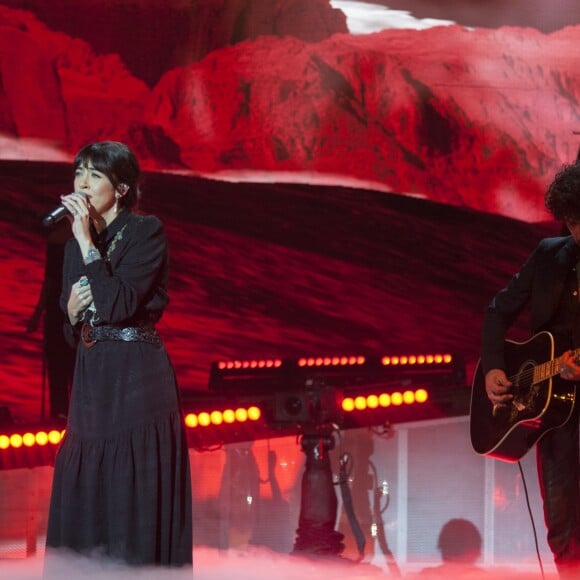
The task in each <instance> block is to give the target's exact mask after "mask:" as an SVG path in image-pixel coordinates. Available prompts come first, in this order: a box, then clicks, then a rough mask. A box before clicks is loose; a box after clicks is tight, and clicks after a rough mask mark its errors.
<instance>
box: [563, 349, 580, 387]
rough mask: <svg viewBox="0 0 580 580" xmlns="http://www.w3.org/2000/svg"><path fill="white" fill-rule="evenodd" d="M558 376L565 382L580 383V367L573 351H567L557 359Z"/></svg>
mask: <svg viewBox="0 0 580 580" xmlns="http://www.w3.org/2000/svg"><path fill="white" fill-rule="evenodd" d="M559 361H560V376H561V377H562V378H563V379H565V380H567V381H580V365H578V361H577V360H576V357H575V356H574V353H573V351H571V350H567V351H566V352H565V353H564V354H563V355H562V356H561V357H560V359H559Z"/></svg>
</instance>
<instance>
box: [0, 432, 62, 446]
mask: <svg viewBox="0 0 580 580" xmlns="http://www.w3.org/2000/svg"><path fill="white" fill-rule="evenodd" d="M63 436H64V431H57V430H56V429H53V430H51V431H48V432H47V431H37V432H36V433H32V432H31V431H27V432H26V433H12V434H11V435H6V434H3V435H0V451H4V450H7V449H20V448H21V447H34V446H35V445H38V446H40V447H44V446H45V445H48V444H51V445H58V444H59V443H60V442H61V440H62V438H63Z"/></svg>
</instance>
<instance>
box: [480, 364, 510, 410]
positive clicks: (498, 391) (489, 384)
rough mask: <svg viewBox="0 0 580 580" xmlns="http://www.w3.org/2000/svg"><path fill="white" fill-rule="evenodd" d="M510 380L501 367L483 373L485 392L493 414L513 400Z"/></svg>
mask: <svg viewBox="0 0 580 580" xmlns="http://www.w3.org/2000/svg"><path fill="white" fill-rule="evenodd" d="M511 387H512V382H511V381H510V380H509V379H508V378H507V376H506V374H505V371H503V370H502V369H491V370H490V371H487V373H486V375H485V392H486V393H487V398H488V399H489V400H490V401H491V403H492V405H493V414H494V415H495V414H496V412H497V411H498V410H500V409H502V408H505V407H507V406H509V405H510V404H511V402H512V400H513V398H514V397H513V395H512V394H511V392H510V391H511Z"/></svg>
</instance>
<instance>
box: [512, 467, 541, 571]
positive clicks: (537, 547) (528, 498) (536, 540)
mask: <svg viewBox="0 0 580 580" xmlns="http://www.w3.org/2000/svg"><path fill="white" fill-rule="evenodd" d="M518 467H519V468H520V474H521V476H522V483H523V486H524V495H525V496H526V504H527V506H528V513H529V514H530V520H531V522H532V531H533V532H534V543H535V544H536V556H537V557H538V563H539V565H540V572H541V573H542V578H543V579H544V580H545V578H546V576H545V574H544V566H543V564H542V557H541V555H540V548H539V546H538V534H537V532H536V524H535V523H534V516H533V514H532V506H531V505H530V497H529V495H528V486H527V485H526V478H525V476H524V470H523V469H522V463H521V461H518Z"/></svg>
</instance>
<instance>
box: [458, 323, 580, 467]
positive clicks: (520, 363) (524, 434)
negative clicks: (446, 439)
mask: <svg viewBox="0 0 580 580" xmlns="http://www.w3.org/2000/svg"><path fill="white" fill-rule="evenodd" d="M504 346H505V360H506V375H507V377H508V378H509V380H510V381H511V382H512V383H513V386H512V394H513V396H514V398H513V400H512V401H511V404H510V405H506V406H505V407H496V408H494V406H493V405H492V403H491V402H490V400H489V399H488V398H487V393H486V391H485V376H484V374H483V370H482V368H481V360H480V361H479V362H478V363H477V366H476V369H475V373H474V377H473V383H472V389H471V409H470V426H469V428H470V437H471V444H472V446H473V449H474V450H475V452H476V453H478V454H480V455H486V456H489V457H493V458H495V459H501V460H503V461H508V462H512V463H513V462H516V461H519V460H520V459H521V458H522V457H523V456H524V455H525V454H526V453H527V452H528V451H529V450H530V449H531V448H532V447H533V446H534V444H535V443H536V442H537V441H539V439H540V438H541V437H542V436H543V435H545V434H546V433H547V432H548V431H550V430H551V429H555V428H556V427H560V426H562V425H564V423H566V421H568V419H569V418H570V416H571V414H572V410H573V408H574V401H575V398H576V383H574V382H572V381H565V380H563V379H562V378H560V376H559V373H560V365H561V357H557V358H554V337H553V336H552V335H551V334H550V333H549V332H539V333H538V334H536V335H534V336H533V337H532V338H530V339H529V340H527V341H526V342H516V341H513V340H505V343H504ZM574 355H575V356H576V357H578V356H579V355H580V349H576V350H575V351H574Z"/></svg>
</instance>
